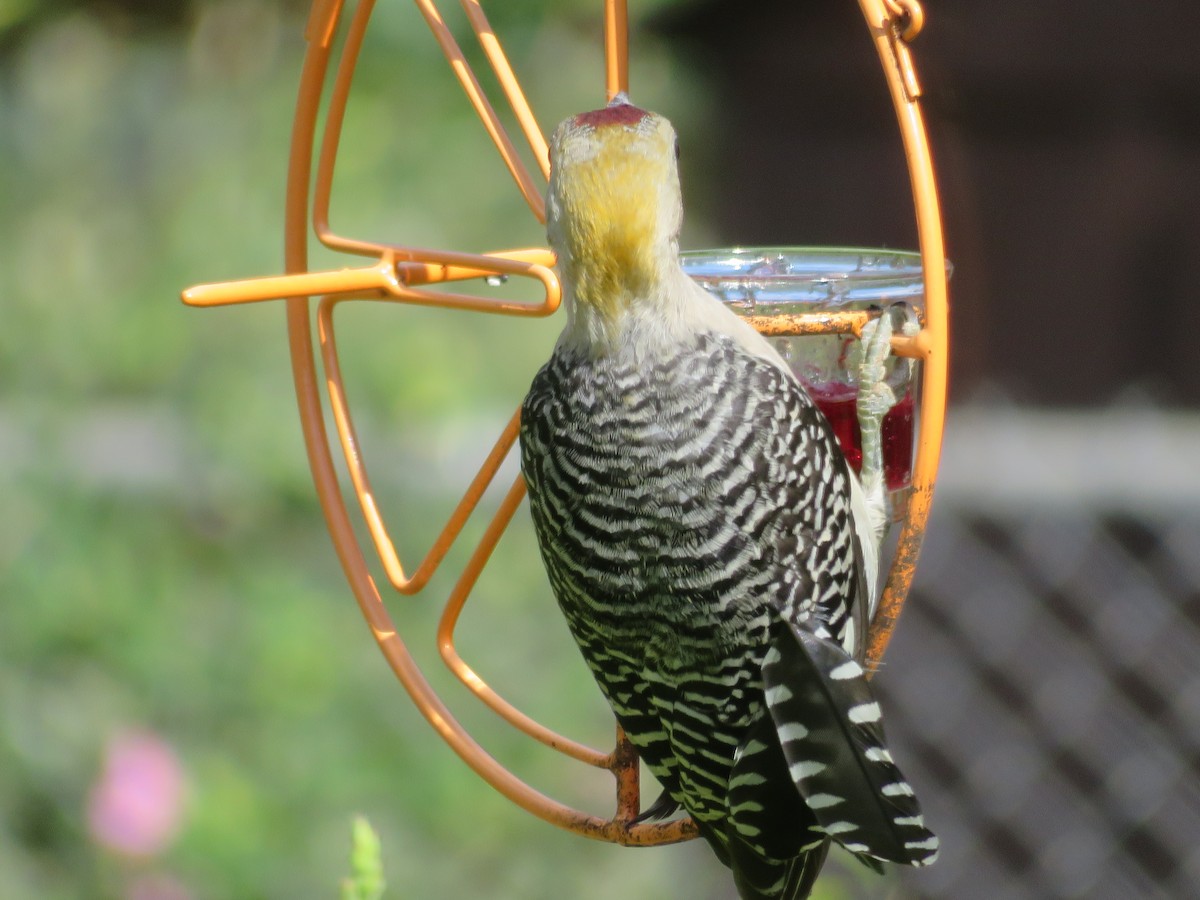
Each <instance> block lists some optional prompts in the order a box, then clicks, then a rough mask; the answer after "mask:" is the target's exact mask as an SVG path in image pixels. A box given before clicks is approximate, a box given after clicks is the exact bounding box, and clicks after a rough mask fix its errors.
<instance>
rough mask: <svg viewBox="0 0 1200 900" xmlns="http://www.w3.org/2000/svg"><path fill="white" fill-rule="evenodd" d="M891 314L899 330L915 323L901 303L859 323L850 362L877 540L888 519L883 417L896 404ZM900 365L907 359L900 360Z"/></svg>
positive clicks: (863, 477) (862, 478)
mask: <svg viewBox="0 0 1200 900" xmlns="http://www.w3.org/2000/svg"><path fill="white" fill-rule="evenodd" d="M893 317H896V318H898V320H899V321H898V324H899V329H900V331H901V332H902V333H906V334H907V333H910V332H912V331H914V330H915V329H916V328H917V327H918V326H917V323H916V321H915V320H914V319H913V318H912V317H911V316H906V315H905V307H903V306H900V305H896V306H893V307H891V308H890V309H888V310H885V311H884V313H883V315H881V316H879V317H878V318H875V319H871V320H870V321H869V322H867V324H866V325H864V326H863V330H862V340H861V341H860V342H859V344H858V346H857V347H856V348H855V352H854V354H853V356H852V357H851V366H853V367H854V369H856V374H857V376H858V425H859V429H860V430H861V432H862V470H861V472H860V473H859V481H860V482H861V483H862V488H863V493H864V494H865V495H866V500H867V511H868V512H869V514H870V525H871V532H872V533H873V534H874V535H875V539H876V542H877V544H878V543H882V541H883V536H884V532H885V531H886V529H887V524H888V519H889V513H888V501H887V487H886V485H885V483H884V469H883V417H884V416H885V415H887V412H888V410H889V409H891V408H892V407H893V406H895V405H896V393H895V391H893V390H892V388H891V385H889V384H888V383H887V358H888V355H889V354H890V353H891V340H892V332H893V331H894V330H896V327H897V323H895V322H893ZM900 365H911V363H910V362H909V361H908V360H903V361H902V362H901V363H900Z"/></svg>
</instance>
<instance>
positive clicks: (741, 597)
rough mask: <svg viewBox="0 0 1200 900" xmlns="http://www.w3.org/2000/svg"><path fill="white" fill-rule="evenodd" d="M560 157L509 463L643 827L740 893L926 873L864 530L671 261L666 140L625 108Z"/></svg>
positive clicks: (780, 893)
mask: <svg viewBox="0 0 1200 900" xmlns="http://www.w3.org/2000/svg"><path fill="white" fill-rule="evenodd" d="M550 153H551V173H550V186H549V191H548V196H547V202H546V209H547V232H548V237H549V241H550V246H551V247H552V248H553V250H554V251H555V253H556V254H557V259H558V269H559V273H560V276H561V280H562V286H563V297H564V304H565V308H566V324H565V327H564V329H563V332H562V335H561V337H560V338H559V340H558V343H557V345H556V346H555V349H554V353H553V355H552V356H551V358H550V361H549V362H548V363H547V364H546V365H545V366H544V367H543V368H542V369H541V370H540V371H539V372H538V374H537V376H536V377H535V378H534V380H533V385H532V387H531V388H530V391H529V395H528V396H527V397H526V398H525V402H524V405H523V407H522V412H521V464H522V470H523V472H524V475H525V480H526V483H527V485H528V488H529V498H530V507H531V510H532V515H533V522H534V526H535V529H536V533H537V537H538V542H539V546H540V548H541V553H542V557H543V560H544V562H545V565H546V570H547V572H548V574H549V579H550V584H551V587H552V589H553V592H554V595H555V597H556V599H557V601H558V604H559V606H560V607H561V609H562V611H563V613H564V615H565V617H566V620H567V625H568V626H569V628H570V631H571V633H572V635H573V637H574V638H575V640H576V642H577V643H578V644H579V647H580V649H581V650H582V652H583V656H584V659H585V660H586V662H587V665H588V666H589V668H590V669H591V671H592V673H593V674H594V676H595V678H596V681H597V683H598V684H599V686H600V689H601V691H602V692H603V693H604V695H605V697H606V698H607V699H608V702H609V704H610V705H611V706H612V709H613V711H614V713H615V714H616V717H617V720H618V721H619V722H620V724H621V726H622V727H623V728H624V730H625V733H626V734H627V735H628V737H629V740H630V741H631V742H632V743H633V745H634V746H635V747H636V748H637V749H638V751H639V752H640V754H641V756H642V758H643V759H644V760H645V762H646V763H647V765H648V766H649V768H650V770H651V771H652V772H653V773H654V775H655V777H656V778H657V779H658V780H659V782H660V783H661V784H662V786H663V788H664V794H663V796H662V797H660V798H659V800H658V801H657V802H655V803H654V804H652V805H651V806H650V807H649V808H648V809H646V810H645V811H644V812H643V813H642V816H641V818H650V817H661V816H665V815H670V814H672V813H673V812H675V811H676V810H678V809H679V808H682V809H684V810H686V812H687V813H688V814H690V815H691V816H692V817H693V818H694V819H695V821H696V823H697V825H698V826H699V829H700V832H701V833H702V835H703V836H704V837H705V838H706V839H707V841H708V843H709V844H710V845H711V846H712V848H713V850H714V851H715V852H716V854H717V856H718V857H719V858H720V859H721V861H722V862H724V863H725V864H726V865H728V866H730V867H731V868H732V870H733V874H734V879H735V882H736V884H737V887H738V890H739V892H740V893H741V896H742V897H744V898H789V900H790V898H802V897H806V896H808V893H809V891H810V889H811V887H812V883H813V880H814V879H815V878H816V875H817V872H818V871H819V870H820V867H821V864H822V862H823V860H824V857H825V853H826V851H827V849H828V846H829V842H830V840H834V841H837V842H838V843H840V844H841V845H842V846H843V847H845V848H846V849H847V850H849V851H850V852H851V853H853V854H855V855H856V856H858V857H859V858H860V859H861V860H863V861H864V862H867V863H868V864H870V865H873V866H875V867H877V866H878V863H877V862H876V861H877V860H888V861H892V862H898V863H907V864H911V865H918V866H920V865H926V864H928V863H931V862H932V861H933V860H934V857H935V856H936V855H937V848H938V842H937V838H936V837H934V835H933V834H932V833H931V832H930V831H929V830H928V829H927V828H926V827H925V823H924V820H923V819H922V816H921V812H920V808H919V806H918V804H917V801H916V799H915V797H914V796H913V791H912V789H911V788H910V787H909V784H908V782H907V781H906V780H905V779H904V777H903V776H902V775H901V773H900V771H899V770H898V769H897V768H896V765H895V763H894V762H893V760H892V757H891V754H890V753H889V752H888V750H887V748H886V746H885V744H884V735H883V727H882V723H881V720H880V711H879V706H878V704H877V703H876V701H875V699H874V698H873V696H872V694H871V691H870V689H869V687H868V684H867V681H866V678H865V675H864V672H863V669H862V666H861V665H860V663H861V656H860V653H861V650H860V647H861V643H862V640H863V638H864V636H865V634H866V628H867V624H868V622H869V617H870V615H871V613H872V612H873V606H874V602H875V596H874V595H875V591H876V585H875V581H876V569H877V562H876V560H877V554H878V522H877V521H876V522H874V523H873V522H872V514H871V512H869V511H868V508H867V506H868V505H867V503H866V502H865V500H864V495H863V491H862V489H861V488H860V486H859V484H858V480H857V479H856V477H855V475H854V474H853V473H852V472H851V470H850V469H849V468H848V466H847V463H846V460H845V457H844V456H843V455H842V453H841V451H840V450H839V448H838V445H837V442H836V439H835V438H834V436H833V434H832V432H831V430H830V428H829V425H828V423H827V422H826V420H825V418H824V417H823V416H822V415H821V413H820V411H819V410H818V409H817V408H816V406H815V405H814V404H813V401H812V400H811V398H810V397H809V396H808V394H807V393H806V392H805V390H804V388H803V386H802V385H801V384H800V382H799V381H798V380H797V378H796V376H795V375H794V374H793V373H792V371H791V370H790V369H789V368H788V366H787V364H786V363H785V362H784V361H783V359H782V358H781V357H780V356H779V355H778V353H777V352H776V351H775V350H774V348H772V346H771V345H770V344H769V343H768V342H767V341H766V340H765V339H764V338H762V337H761V336H760V335H759V334H758V333H757V332H755V331H754V330H753V329H752V328H750V326H749V325H747V324H746V323H745V322H743V321H741V320H740V319H739V318H738V317H737V316H736V315H735V314H734V313H732V312H731V311H729V310H728V309H726V308H725V307H724V306H723V305H722V304H721V303H720V302H719V301H718V300H716V299H715V298H713V297H712V296H710V295H709V294H708V293H707V292H705V291H704V290H703V289H702V288H700V287H699V286H698V285H696V284H695V283H694V282H693V281H692V280H691V279H690V278H688V276H687V275H686V274H685V273H684V271H683V269H682V268H681V267H680V264H679V261H678V236H679V230H680V224H681V221H682V215H683V214H682V201H681V193H680V187H679V174H678V168H677V143H676V136H675V132H674V130H673V128H672V127H671V124H670V123H669V122H668V121H667V120H666V119H664V118H662V117H661V116H658V115H655V114H653V113H649V112H646V111H644V110H642V109H639V108H637V107H635V106H633V105H631V104H630V103H629V101H628V99H627V98H626V97H625V96H624V95H619V96H618V97H617V98H616V99H615V100H614V101H613V102H612V103H610V104H609V105H608V106H607V107H605V108H603V109H599V110H596V111H593V112H587V113H582V114H580V115H577V116H574V117H572V118H570V119H568V120H566V121H565V122H563V123H562V124H561V125H560V126H559V127H558V128H557V130H556V131H555V132H554V135H553V137H552V139H551V142H550ZM885 343H886V342H885ZM878 517H879V516H878V510H876V511H875V518H876V519H878Z"/></svg>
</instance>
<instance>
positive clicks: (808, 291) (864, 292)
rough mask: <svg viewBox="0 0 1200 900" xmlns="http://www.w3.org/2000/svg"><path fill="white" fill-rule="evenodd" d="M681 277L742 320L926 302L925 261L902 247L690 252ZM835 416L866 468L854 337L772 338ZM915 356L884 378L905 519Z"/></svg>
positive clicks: (890, 477) (889, 457)
mask: <svg viewBox="0 0 1200 900" xmlns="http://www.w3.org/2000/svg"><path fill="white" fill-rule="evenodd" d="M681 261H682V263H683V268H684V271H686V272H687V273H688V274H689V275H690V276H691V277H692V278H693V279H695V280H696V281H697V282H698V283H699V284H700V285H702V286H703V287H704V288H705V289H706V290H708V291H709V292H710V293H711V294H713V295H714V296H716V297H717V298H718V299H719V300H721V301H722V302H723V303H725V304H727V305H728V306H729V308H730V309H732V310H733V311H734V312H736V313H738V314H739V315H742V316H756V317H757V316H780V315H795V314H798V313H812V312H845V311H854V310H866V309H871V308H879V307H884V308H886V307H889V306H891V305H892V304H895V303H903V304H906V305H907V307H908V308H909V310H911V311H912V314H914V315H916V316H918V317H919V316H920V314H921V311H922V307H923V300H924V289H925V285H924V281H923V279H922V272H921V257H920V254H918V253H913V252H909V251H900V250H871V249H860V248H841V247H834V248H831V247H739V248H734V249H728V250H690V251H687V252H684V253H683V254H681ZM769 340H770V341H771V343H772V344H774V346H775V348H776V349H777V350H778V351H779V353H780V355H781V356H782V357H783V358H784V359H785V360H786V361H787V362H788V364H789V365H790V366H791V367H792V371H794V372H795V373H796V375H797V376H798V377H799V378H800V380H801V381H802V382H803V383H804V385H805V387H806V388H807V389H808V392H809V394H810V395H811V396H812V398H813V401H814V402H815V403H816V404H817V406H818V407H820V409H821V411H822V412H823V413H825V416H826V418H827V419H829V423H830V425H831V426H832V427H833V432H834V434H835V435H837V438H838V442H839V443H840V444H841V447H842V451H843V452H844V453H845V454H846V459H847V460H848V461H849V463H850V465H851V466H852V467H853V468H854V470H855V471H858V470H859V469H860V468H861V465H862V435H861V432H860V430H859V424H858V406H857V395H858V376H857V372H856V371H855V370H854V367H853V365H852V364H850V358H851V356H852V354H851V353H850V351H851V348H852V345H853V344H854V342H855V341H856V340H857V338H855V337H854V335H852V334H818V335H805V336H803V337H775V338H770V339H769ZM914 369H915V366H913V365H910V364H909V361H908V360H902V359H899V358H897V357H895V356H889V357H888V359H887V361H886V363H885V372H886V379H887V382H888V384H889V385H890V386H891V388H892V390H893V391H894V393H895V396H896V403H895V405H894V406H893V407H892V408H891V409H890V410H889V411H888V412H887V414H886V415H885V416H884V419H883V434H882V443H883V464H884V478H885V480H886V483H887V488H888V492H889V498H890V501H891V507H892V514H893V516H894V517H897V518H898V517H899V516H901V515H902V514H903V511H904V505H905V503H906V501H907V498H908V494H909V492H910V490H911V488H912V464H913V434H914V427H913V426H914V422H913V420H914V412H915V405H914V396H913V395H914V379H915V373H914Z"/></svg>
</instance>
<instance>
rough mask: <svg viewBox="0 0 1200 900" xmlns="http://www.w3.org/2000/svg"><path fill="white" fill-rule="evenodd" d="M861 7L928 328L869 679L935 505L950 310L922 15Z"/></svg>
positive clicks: (915, 10)
mask: <svg viewBox="0 0 1200 900" xmlns="http://www.w3.org/2000/svg"><path fill="white" fill-rule="evenodd" d="M859 5H860V6H861V8H862V11H863V16H864V17H865V18H866V21H867V27H868V28H869V30H870V32H871V37H872V39H873V40H874V42H875V49H876V51H877V52H878V54H879V61H880V64H881V65H882V67H883V72H884V76H885V77H886V79H887V83H888V90H889V92H890V94H891V97H892V105H893V107H894V108H895V111H896V118H897V121H898V123H899V126H900V136H901V139H902V140H903V143H904V153H905V161H906V162H907V164H908V172H909V180H910V182H911V186H912V195H913V205H914V208H915V213H916V220H917V238H918V241H919V243H920V250H921V267H922V270H923V274H924V279H925V321H924V323H923V325H922V328H921V331H920V332H919V333H918V334H917V335H916V336H915V339H914V341H915V343H914V349H915V350H916V353H917V355H918V356H919V357H920V359H921V407H920V409H921V412H920V420H919V424H918V430H917V438H916V441H917V448H916V453H915V457H914V461H913V486H912V493H911V495H910V497H909V501H908V509H907V512H906V514H905V518H904V523H903V525H902V526H901V529H900V534H899V537H898V538H897V542H896V553H895V556H894V558H893V559H892V566H891V570H890V572H889V573H888V578H887V582H886V584H885V585H884V590H883V596H882V597H881V598H880V602H879V611H878V612H877V613H876V615H875V620H874V622H873V623H872V626H871V630H870V633H869V639H868V642H867V660H868V663H869V666H868V671H871V670H874V669H875V667H876V666H878V664H879V662H880V660H881V659H882V658H883V654H884V652H885V651H886V650H887V645H888V642H889V641H891V638H892V634H893V632H894V631H895V628H896V623H897V621H898V620H899V618H900V613H901V611H902V610H903V608H904V601H905V599H906V598H907V596H908V592H909V589H910V588H911V586H912V580H913V575H914V574H915V573H916V567H917V559H918V558H919V556H920V553H921V542H922V540H923V539H924V536H925V526H926V524H927V523H928V521H929V510H930V507H931V505H932V503H933V492H934V486H935V484H936V482H937V471H938V463H939V461H940V459H941V451H942V432H943V429H944V427H945V415H946V399H947V382H948V377H949V338H950V324H949V308H950V304H949V290H948V284H947V277H946V246H945V240H944V237H943V235H942V217H941V208H940V206H939V204H938V195H937V181H936V179H935V177H934V171H933V157H932V154H931V152H930V149H929V140H928V137H927V136H926V131H925V123H924V119H923V116H922V113H921V105H920V97H921V90H920V84H919V82H918V80H917V77H916V70H915V67H914V65H913V60H912V54H911V53H910V52H909V49H908V42H909V41H911V40H913V39H915V38H916V37H917V35H918V34H919V33H920V31H921V28H922V27H923V26H924V23H925V14H924V11H923V10H922V9H921V6H920V4H919V3H918V2H917V0H859Z"/></svg>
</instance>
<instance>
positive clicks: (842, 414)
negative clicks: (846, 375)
mask: <svg viewBox="0 0 1200 900" xmlns="http://www.w3.org/2000/svg"><path fill="white" fill-rule="evenodd" d="M805 386H806V387H807V388H808V392H809V394H810V395H812V398H813V401H814V402H815V403H816V404H817V406H818V407H819V408H820V410H821V412H823V413H825V418H827V419H828V420H829V424H830V425H832V426H833V433H834V434H835V435H836V436H837V439H838V443H839V444H841V446H842V452H843V453H845V454H846V459H847V461H849V463H850V465H851V466H852V467H853V468H854V471H855V472H857V471H859V470H860V469H861V468H862V432H861V431H860V430H859V427H858V401H857V399H856V398H857V392H856V391H855V389H854V388H853V387H852V386H851V385H848V384H841V383H838V382H834V383H831V384H820V385H814V384H807V383H806V385H805ZM912 463H913V395H912V390H911V389H910V390H908V391H906V392H905V394H904V396H903V397H901V398H900V400H899V402H897V403H896V405H895V406H893V407H892V408H891V409H889V410H888V411H887V414H886V415H885V416H884V417H883V473H884V479H885V481H886V483H887V488H888V490H889V491H896V490H900V489H901V488H906V487H908V486H909V485H910V484H911V483H912Z"/></svg>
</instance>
